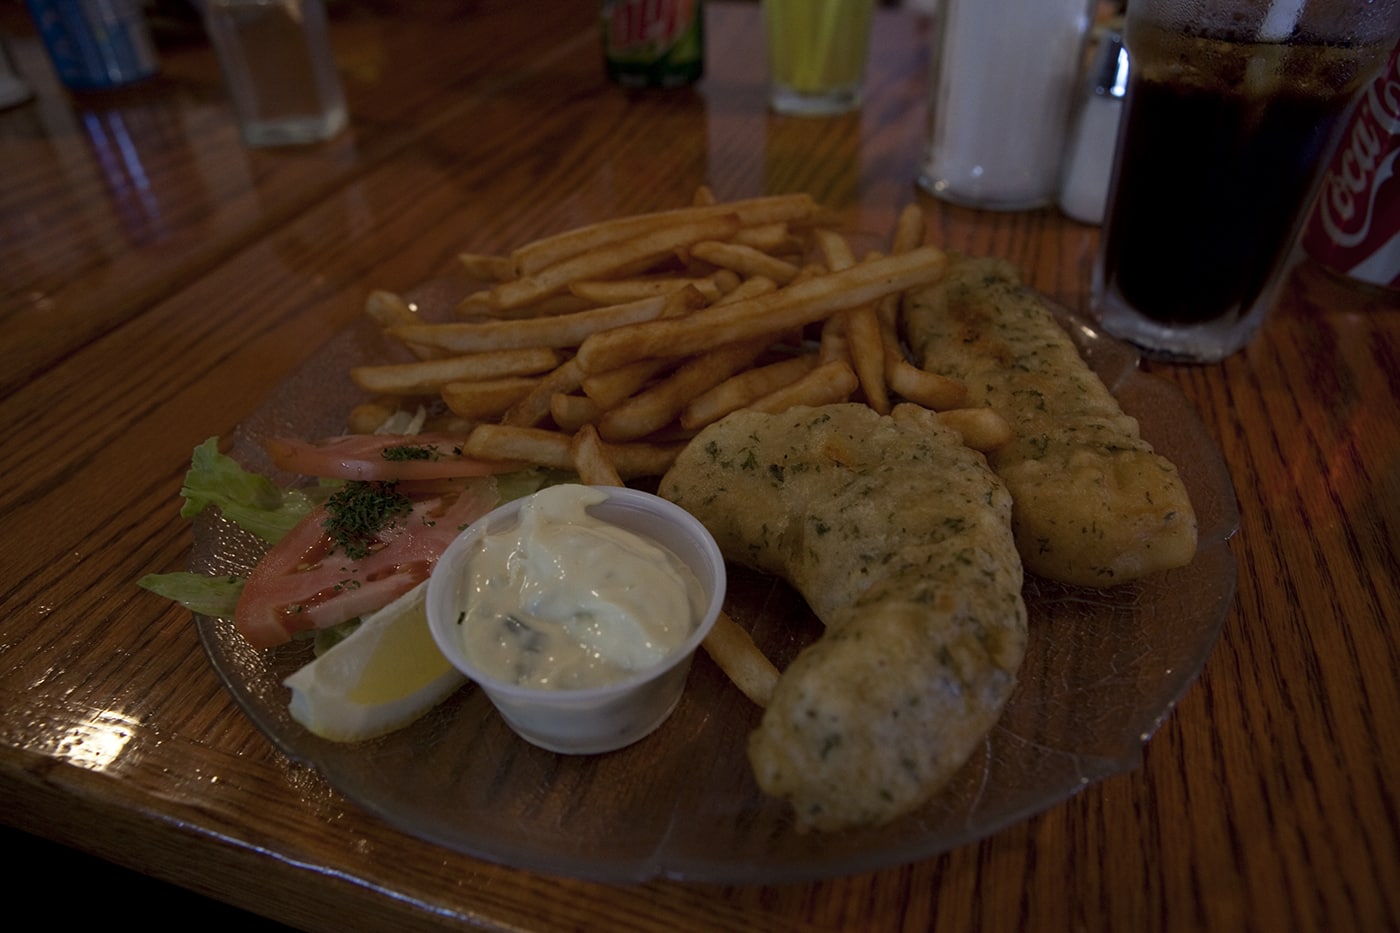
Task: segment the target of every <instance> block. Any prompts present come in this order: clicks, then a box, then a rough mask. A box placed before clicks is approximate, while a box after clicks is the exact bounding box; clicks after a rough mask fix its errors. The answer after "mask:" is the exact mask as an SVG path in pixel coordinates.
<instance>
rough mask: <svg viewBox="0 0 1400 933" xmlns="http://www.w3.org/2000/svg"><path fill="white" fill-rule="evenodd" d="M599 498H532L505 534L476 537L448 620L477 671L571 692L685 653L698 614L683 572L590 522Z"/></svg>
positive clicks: (662, 553) (578, 490)
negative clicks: (453, 619) (456, 610)
mask: <svg viewBox="0 0 1400 933" xmlns="http://www.w3.org/2000/svg"><path fill="white" fill-rule="evenodd" d="M606 498H607V496H606V495H605V494H604V493H603V492H601V491H599V490H596V489H591V488H589V487H587V486H579V485H571V484H565V485H561V486H552V487H549V488H547V489H544V490H541V491H540V492H539V493H536V494H535V495H534V496H533V497H531V499H530V500H528V501H527V502H525V503H523V504H522V505H521V508H520V513H519V521H518V522H517V523H516V524H515V525H514V527H510V528H506V529H503V530H501V531H498V532H494V533H491V534H486V535H483V536H482V538H481V540H480V542H478V544H477V547H476V549H475V550H474V551H473V552H472V554H471V556H470V557H469V559H468V561H467V565H466V569H467V573H466V582H465V585H464V587H463V596H464V601H465V603H466V605H465V606H463V607H462V614H461V616H460V617H459V619H458V623H459V626H460V629H461V633H462V635H461V637H462V644H463V648H464V650H465V651H466V654H467V656H468V657H469V658H471V660H472V661H473V663H475V664H476V665H477V666H478V667H479V668H480V669H481V670H482V671H483V672H484V673H487V674H489V675H491V676H492V677H495V678H496V679H498V680H503V681H506V682H508V683H514V684H518V685H521V686H529V687H542V688H552V689H559V690H577V689H584V688H588V687H599V686H603V685H605V684H609V683H612V682H614V681H617V680H621V679H623V678H625V677H627V676H629V675H630V674H632V673H633V672H635V671H640V670H643V669H645V668H648V667H651V666H653V665H655V664H657V663H659V662H660V661H661V660H662V659H663V658H665V657H666V656H667V655H669V654H671V653H673V652H675V651H677V650H679V649H680V647H681V646H682V645H683V644H684V643H685V641H686V639H687V638H688V637H689V636H690V634H691V632H693V631H694V630H695V626H696V623H697V621H698V620H699V617H700V615H701V613H702V612H703V609H704V606H703V599H704V594H703V593H702V592H701V587H700V583H699V581H697V580H696V578H695V575H694V573H692V572H691V570H690V568H689V567H687V566H685V564H684V563H682V561H681V560H680V558H678V557H677V556H676V555H675V554H673V553H671V552H670V551H669V550H668V549H666V548H664V547H662V546H661V545H659V544H657V543H655V542H653V541H651V540H649V539H647V538H644V537H642V536H640V535H637V534H635V533H633V532H631V531H628V530H626V529H623V528H619V527H617V526H616V525H612V524H609V523H607V522H604V521H600V520H599V519H596V518H594V517H593V516H591V515H589V514H588V512H587V507H588V506H590V505H593V504H595V503H599V502H603V501H604V500H606Z"/></svg>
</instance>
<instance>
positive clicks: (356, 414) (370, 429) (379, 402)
mask: <svg viewBox="0 0 1400 933" xmlns="http://www.w3.org/2000/svg"><path fill="white" fill-rule="evenodd" d="M400 401H401V400H400V399H399V398H396V397H390V398H383V397H381V398H374V399H370V400H369V401H367V402H361V403H360V404H358V405H356V406H355V407H354V408H352V409H350V414H349V416H348V417H347V418H346V427H347V428H348V429H349V430H350V433H351V434H373V433H374V432H375V431H376V430H377V429H378V428H379V426H380V425H381V424H383V423H384V422H385V421H387V420H388V419H389V416H390V415H392V414H394V412H396V411H398V410H399V402H400Z"/></svg>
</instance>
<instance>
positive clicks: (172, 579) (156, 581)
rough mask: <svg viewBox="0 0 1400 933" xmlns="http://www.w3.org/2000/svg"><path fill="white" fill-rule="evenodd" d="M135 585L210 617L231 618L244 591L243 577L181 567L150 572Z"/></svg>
mask: <svg viewBox="0 0 1400 933" xmlns="http://www.w3.org/2000/svg"><path fill="white" fill-rule="evenodd" d="M136 585H137V586H139V587H141V588H142V589H147V590H150V591H151V592H152V593H155V594H156V595H157V596H164V597H165V598H166V599H170V600H174V601H175V602H177V603H179V604H180V605H182V606H184V607H185V608H186V609H188V610H190V611H191V612H194V613H198V614H199V615H204V616H210V617H211V618H222V619H232V618H233V611H234V609H235V608H236V607H237V606H238V597H239V595H240V594H241V593H242V592H243V578H242V577H237V576H225V577H210V576H206V575H205V574H202V573H191V572H189V571H187V570H181V571H178V572H176V573H148V574H146V576H144V577H142V578H141V579H140V580H137V581H136Z"/></svg>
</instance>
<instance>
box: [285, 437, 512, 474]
mask: <svg viewBox="0 0 1400 933" xmlns="http://www.w3.org/2000/svg"><path fill="white" fill-rule="evenodd" d="M265 446H266V447H267V452H268V454H269V455H270V456H271V457H272V463H273V465H274V466H276V467H277V468H278V469H280V470H286V471H287V472H289V473H300V474H301V475H303V476H315V477H320V478H327V479H351V480H366V481H373V480H381V481H390V480H420V479H456V478H459V477H468V476H489V475H491V474H493V473H508V472H510V471H512V470H518V469H520V468H521V466H522V464H520V463H517V462H514V461H505V460H473V459H469V458H466V457H463V456H462V438H460V437H457V436H455V435H451V434H345V435H341V436H339V437H328V438H324V439H322V440H317V441H303V440H298V439H295V438H286V437H274V438H268V440H267V441H266V442H265Z"/></svg>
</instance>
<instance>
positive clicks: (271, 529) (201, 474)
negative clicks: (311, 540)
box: [180, 437, 315, 544]
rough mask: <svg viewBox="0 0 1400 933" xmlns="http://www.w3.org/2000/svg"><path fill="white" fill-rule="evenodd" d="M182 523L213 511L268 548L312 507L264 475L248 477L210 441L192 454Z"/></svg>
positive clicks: (184, 488) (298, 493)
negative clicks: (215, 509) (248, 532)
mask: <svg viewBox="0 0 1400 933" xmlns="http://www.w3.org/2000/svg"><path fill="white" fill-rule="evenodd" d="M180 494H181V495H182V496H184V497H185V504H184V506H183V507H182V508H181V509H180V515H181V516H183V517H184V518H193V517H194V516H196V515H198V514H200V513H201V512H203V511H204V510H205V509H206V508H208V507H209V506H211V505H213V506H217V507H218V508H219V511H220V512H222V513H223V515H224V517H225V518H227V519H228V520H229V521H231V522H233V523H235V524H236V525H238V526H239V527H240V528H243V529H244V530H245V531H250V532H252V533H253V534H255V535H257V536H258V537H260V538H262V539H263V540H264V541H266V542H267V543H268V544H276V543H277V542H278V541H280V540H281V539H282V537H283V536H284V535H286V534H287V532H289V531H291V530H292V528H293V527H294V526H295V525H296V523H297V522H299V521H301V520H302V519H303V518H304V517H306V514H307V513H308V512H310V511H311V509H312V508H313V507H314V506H315V502H314V501H313V500H312V498H311V497H310V496H308V495H307V494H306V493H305V492H303V491H301V490H297V489H281V488H279V487H278V486H277V484H276V483H274V482H272V480H270V479H268V478H267V477H265V476H261V475H259V474H257V473H250V472H248V471H247V470H245V469H243V467H241V466H239V464H238V461H236V460H234V459H233V458H232V457H229V456H226V455H225V454H222V453H220V452H219V439H218V438H217V437H211V438H209V439H208V440H207V441H205V442H204V443H202V444H200V445H199V446H198V447H196V448H195V449H194V455H193V456H192V457H191V459H190V468H189V470H188V471H187V472H186V473H185V484H184V486H182V487H181V488H180Z"/></svg>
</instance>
